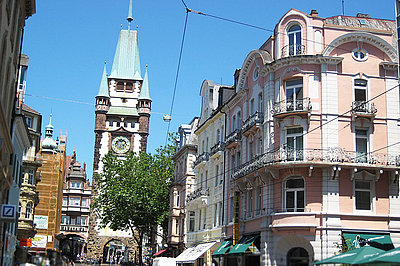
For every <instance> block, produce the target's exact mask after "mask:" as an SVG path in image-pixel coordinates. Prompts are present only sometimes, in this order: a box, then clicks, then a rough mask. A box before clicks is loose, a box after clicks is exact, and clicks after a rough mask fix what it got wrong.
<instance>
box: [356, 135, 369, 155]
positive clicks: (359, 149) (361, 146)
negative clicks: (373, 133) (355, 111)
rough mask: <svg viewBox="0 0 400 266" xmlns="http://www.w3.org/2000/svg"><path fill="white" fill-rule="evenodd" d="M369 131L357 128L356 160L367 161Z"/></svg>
mask: <svg viewBox="0 0 400 266" xmlns="http://www.w3.org/2000/svg"><path fill="white" fill-rule="evenodd" d="M367 132H368V131H367V130H366V129H356V162H358V163H366V162H367V153H368V133H367Z"/></svg>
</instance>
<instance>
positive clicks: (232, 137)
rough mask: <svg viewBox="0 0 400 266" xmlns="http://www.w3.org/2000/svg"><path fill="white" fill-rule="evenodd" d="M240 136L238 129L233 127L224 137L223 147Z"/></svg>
mask: <svg viewBox="0 0 400 266" xmlns="http://www.w3.org/2000/svg"><path fill="white" fill-rule="evenodd" d="M240 138H241V134H240V130H239V129H235V130H234V131H232V132H231V134H229V135H228V136H227V137H226V140H225V147H228V146H229V145H230V144H232V143H233V142H235V141H238V140H240Z"/></svg>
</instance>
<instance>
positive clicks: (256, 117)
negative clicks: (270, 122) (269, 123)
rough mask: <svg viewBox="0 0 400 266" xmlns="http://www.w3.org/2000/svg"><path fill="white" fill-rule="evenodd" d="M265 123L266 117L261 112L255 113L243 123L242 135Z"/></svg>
mask: <svg viewBox="0 0 400 266" xmlns="http://www.w3.org/2000/svg"><path fill="white" fill-rule="evenodd" d="M263 122H264V116H263V113H261V112H255V113H254V114H252V115H251V116H250V117H249V118H247V120H246V121H245V122H244V123H243V126H242V133H243V132H246V131H247V130H249V129H251V128H252V127H254V126H256V125H257V124H262V123H263Z"/></svg>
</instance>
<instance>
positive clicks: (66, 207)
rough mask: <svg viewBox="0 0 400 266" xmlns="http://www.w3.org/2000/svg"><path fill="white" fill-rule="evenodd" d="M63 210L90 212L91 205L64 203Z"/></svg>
mask: <svg viewBox="0 0 400 266" xmlns="http://www.w3.org/2000/svg"><path fill="white" fill-rule="evenodd" d="M61 210H62V211H63V212H84V213H89V212H90V208H89V206H79V205H63V206H62V208H61Z"/></svg>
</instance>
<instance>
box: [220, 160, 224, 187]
mask: <svg viewBox="0 0 400 266" xmlns="http://www.w3.org/2000/svg"><path fill="white" fill-rule="evenodd" d="M219 169H221V174H220V177H219V183H220V184H222V183H223V182H224V165H223V163H221V166H220V167H219Z"/></svg>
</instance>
